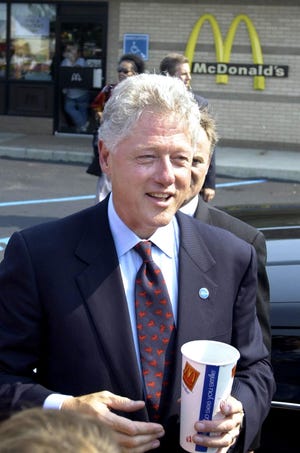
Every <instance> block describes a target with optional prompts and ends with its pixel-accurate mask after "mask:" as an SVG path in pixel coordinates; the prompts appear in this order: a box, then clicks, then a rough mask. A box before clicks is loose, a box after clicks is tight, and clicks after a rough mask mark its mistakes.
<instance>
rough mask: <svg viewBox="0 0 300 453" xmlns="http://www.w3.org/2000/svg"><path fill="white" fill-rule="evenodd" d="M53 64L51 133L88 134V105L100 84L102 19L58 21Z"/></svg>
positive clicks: (90, 127) (92, 122)
mask: <svg viewBox="0 0 300 453" xmlns="http://www.w3.org/2000/svg"><path fill="white" fill-rule="evenodd" d="M58 26H59V30H58V43H57V44H58V46H57V52H56V55H57V60H56V62H55V65H56V74H57V80H56V89H57V96H56V108H55V110H56V115H55V118H54V129H55V132H60V133H72V134H91V133H92V132H93V130H94V128H95V118H94V114H93V112H92V111H91V109H90V103H91V101H92V100H93V99H94V97H95V96H96V94H97V93H98V91H99V90H100V89H101V87H102V86H103V84H104V73H105V60H106V59H105V55H106V18H105V20H102V21H101V18H95V17H86V16H83V17H81V18H73V19H72V17H70V16H69V17H68V18H66V19H64V18H61V19H60V20H59V24H58Z"/></svg>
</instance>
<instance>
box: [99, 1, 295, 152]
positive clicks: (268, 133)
mask: <svg viewBox="0 0 300 453" xmlns="http://www.w3.org/2000/svg"><path fill="white" fill-rule="evenodd" d="M108 3H109V36H108V60H107V61H108V65H107V80H115V78H116V74H115V68H116V60H117V58H118V56H119V55H121V54H122V46H123V35H124V34H125V33H147V34H149V35H150V48H149V60H148V61H147V69H148V70H149V71H150V72H153V71H156V72H158V68H159V63H160V60H161V59H162V58H163V57H164V56H165V55H166V54H167V53H168V52H171V51H176V52H180V53H184V51H185V46H186V43H187V40H188V37H189V34H190V32H191V30H192V28H193V25H194V23H195V22H196V20H197V19H198V18H199V17H200V16H202V15H203V14H206V13H210V14H213V15H214V16H215V17H216V19H217V20H218V23H219V26H220V29H221V32H222V35H223V39H224V37H225V35H226V33H227V30H228V28H229V25H230V23H231V21H232V20H233V18H234V17H235V16H236V15H238V14H246V15H247V16H248V17H249V18H250V19H251V20H252V22H253V24H254V26H255V28H256V30H257V33H258V35H259V38H260V43H261V46H262V51H263V56H264V63H265V64H280V65H287V66H289V77H288V78H284V79H277V78H266V79H265V89H264V90H261V91H258V90H254V89H253V79H252V78H251V77H233V76H231V77H229V80H228V83H227V84H223V85H220V84H216V79H215V76H211V75H197V74H194V75H193V79H192V86H193V90H194V91H195V92H198V93H199V94H203V95H204V96H205V97H207V98H208V100H209V103H210V105H211V108H212V109H213V111H214V113H215V114H216V117H217V124H218V129H219V134H220V136H221V142H220V145H221V144H222V143H223V144H224V145H231V146H238V145H239V143H241V142H242V143H243V144H244V146H248V147H259V148H263V149H272V148H273V149H298V147H299V145H300V127H299V117H300V108H299V105H300V84H299V74H300V27H299V17H300V5H299V2H298V0H286V1H284V0H272V1H271V0H265V1H260V0H257V1H256V2H251V1H246V0H244V1H243V0H232V1H227V2H223V1H220V0H215V1H214V0H211V1H208V0H206V1H201V0H199V1H191V0H190V1H189V0H187V1H185V2H182V1H179V0H178V1H176V0H174V1H172V2H171V1H164V0H160V1H144V0H140V1H135V2H133V1H118V0H112V1H109V2H108ZM251 3H252V4H251ZM253 3H255V5H253ZM194 61H207V62H214V61H216V56H215V49H214V41H213V34H212V30H211V28H210V26H209V24H208V23H206V24H204V26H203V27H202V29H201V32H200V36H199V38H198V43H197V47H196V51H195V54H194ZM231 62H234V63H249V64H250V63H252V57H251V46H250V42H249V38H248V31H247V28H246V26H245V25H244V23H241V24H240V26H239V27H238V29H237V33H236V37H235V40H234V44H233V48H232V54H231Z"/></svg>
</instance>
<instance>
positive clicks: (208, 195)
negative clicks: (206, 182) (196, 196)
mask: <svg viewBox="0 0 300 453" xmlns="http://www.w3.org/2000/svg"><path fill="white" fill-rule="evenodd" d="M200 193H201V195H202V198H203V200H204V201H206V202H208V201H211V200H213V199H214V198H215V195H216V191H215V190H214V189H210V188H209V187H205V188H204V189H202V190H201V192H200Z"/></svg>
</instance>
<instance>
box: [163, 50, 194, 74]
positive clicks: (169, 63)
mask: <svg viewBox="0 0 300 453" xmlns="http://www.w3.org/2000/svg"><path fill="white" fill-rule="evenodd" d="M184 63H189V60H188V58H187V57H186V56H185V55H182V54H180V53H169V54H168V55H166V56H165V58H163V59H162V60H161V62H160V65H159V71H160V73H161V74H163V75H170V76H171V77H174V76H175V74H176V71H177V66H178V65H181V64H184Z"/></svg>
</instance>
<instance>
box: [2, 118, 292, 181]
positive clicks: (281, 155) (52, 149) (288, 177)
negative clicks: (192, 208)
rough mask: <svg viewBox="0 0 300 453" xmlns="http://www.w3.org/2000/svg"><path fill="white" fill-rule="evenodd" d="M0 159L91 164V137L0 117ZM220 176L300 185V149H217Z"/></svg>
mask: <svg viewBox="0 0 300 453" xmlns="http://www.w3.org/2000/svg"><path fill="white" fill-rule="evenodd" d="M0 157H8V158H12V159H31V160H42V161H51V162H70V163H79V164H83V165H88V164H89V163H90V162H91V159H92V137H91V136H90V135H73V134H57V135H53V133H52V119H49V118H41V119H37V118H24V117H12V116H1V117H0ZM216 169H217V175H218V176H229V177H237V178H268V179H275V180H284V181H295V182H298V183H300V149H299V151H298V152H293V151H269V150H268V151H265V150H257V149H245V148H241V149H240V148H228V147H220V146H218V147H217V151H216Z"/></svg>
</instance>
